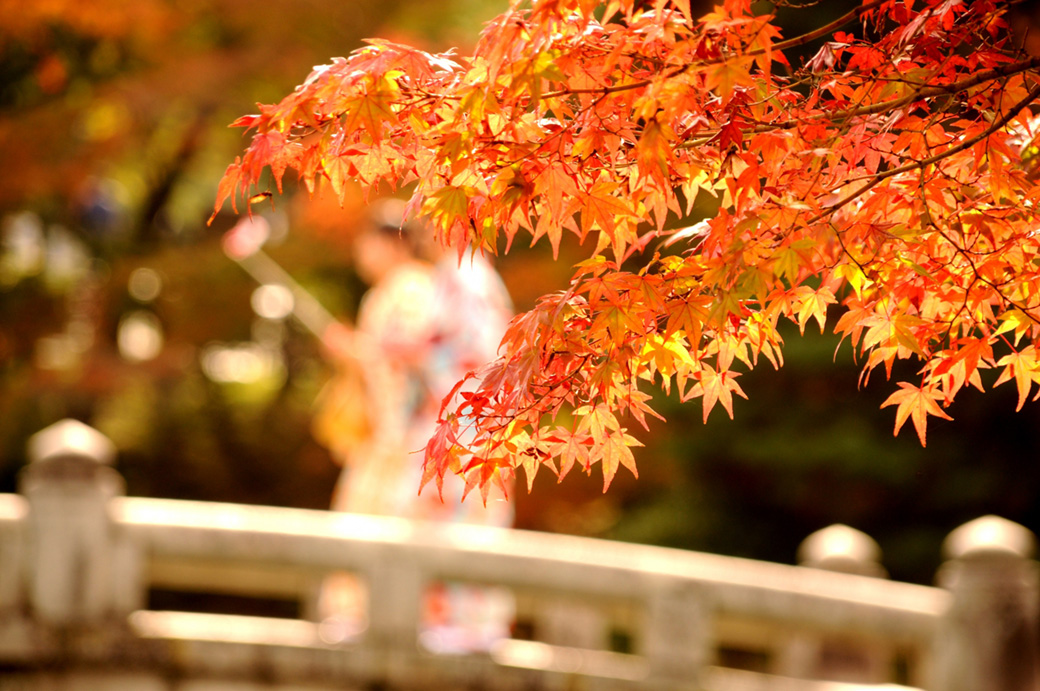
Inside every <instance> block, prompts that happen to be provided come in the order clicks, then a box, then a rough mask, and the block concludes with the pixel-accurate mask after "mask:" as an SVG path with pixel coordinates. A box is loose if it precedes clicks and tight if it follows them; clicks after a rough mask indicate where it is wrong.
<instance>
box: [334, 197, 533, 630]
mask: <svg viewBox="0 0 1040 691" xmlns="http://www.w3.org/2000/svg"><path fill="white" fill-rule="evenodd" d="M403 209H404V205H403V203H401V202H399V201H398V200H383V201H381V202H378V203H377V204H375V205H374V206H373V209H372V223H371V224H370V227H369V228H368V229H367V230H366V231H364V232H363V233H362V235H361V236H359V237H358V239H357V241H356V245H355V264H356V268H357V271H358V274H359V276H360V277H361V278H362V280H364V281H365V282H366V283H367V284H368V285H369V286H370V287H369V289H368V291H367V292H366V293H365V295H364V297H363V298H362V301H361V305H360V307H359V310H358V316H357V326H356V328H355V329H353V330H351V329H349V328H347V327H345V326H337V327H334V328H333V329H331V330H330V331H329V332H328V335H327V337H326V338H325V339H323V340H324V341H325V345H326V350H327V352H328V353H329V356H330V359H332V360H333V362H334V363H336V367H337V372H338V373H337V375H336V377H335V378H334V379H333V380H332V382H330V384H329V385H328V387H327V389H326V391H325V392H324V393H323V397H322V401H321V405H320V407H319V413H318V415H317V416H316V419H315V432H316V436H318V438H319V440H320V441H322V442H323V443H325V444H326V445H327V446H328V447H329V448H330V450H331V451H332V452H333V454H334V457H335V458H336V459H337V461H338V462H340V463H341V464H342V465H343V471H342V473H341V475H340V479H339V481H338V482H337V485H336V488H335V491H334V494H333V498H332V502H331V508H332V509H333V510H337V511H349V512H355V513H369V514H380V515H389V516H401V517H405V518H411V519H420V520H434V521H452V522H466V523H475V524H480V525H491V526H499V527H508V526H510V525H512V520H513V509H512V504H511V502H510V501H509V500H508V498H507V497H504V496H501V494H499V495H497V496H496V495H492V496H489V498H488V502H487V504H486V505H485V504H484V503H483V501H482V499H481V497H480V495H479V493H473V495H472V496H468V497H466V498H465V500H463V493H464V482H463V481H462V479H461V478H457V477H452V478H449V479H446V482H445V483H444V487H443V494H442V495H439V494H438V492H437V489H436V488H435V487H426V488H425V489H424V491H423V492H422V493H419V486H420V482H421V478H422V465H423V453H422V451H423V449H424V448H425V446H426V442H427V441H428V439H429V438H430V437H431V436H432V434H433V432H434V430H435V426H436V421H437V417H438V413H439V410H440V406H441V402H442V400H443V398H444V397H445V396H446V395H447V394H448V393H449V392H450V391H451V389H452V388H453V387H454V386H455V384H456V383H457V382H458V381H459V380H461V379H462V378H463V377H464V376H465V374H466V373H467V372H468V371H470V370H472V369H475V368H477V367H479V366H481V365H482V364H484V363H486V362H489V361H491V360H493V359H494V358H495V356H496V353H497V349H498V345H499V341H500V339H501V337H502V334H503V333H504V332H505V328H506V325H507V323H508V321H509V319H510V318H511V316H512V305H511V301H510V299H509V295H508V293H507V291H506V289H505V287H504V285H503V284H502V281H501V279H500V278H499V276H498V274H497V273H496V272H495V270H494V269H493V268H492V267H491V265H490V263H489V262H488V261H487V259H485V258H484V257H483V256H480V255H479V254H477V253H472V252H470V253H466V254H465V255H464V256H463V258H462V259H461V261H460V260H459V258H458V255H457V254H456V253H454V252H450V251H447V252H446V251H443V250H441V249H440V248H439V246H435V243H434V242H432V231H430V230H429V229H428V228H424V227H421V226H418V225H417V224H406V223H403ZM360 401H363V403H359V402H360ZM362 417H363V418H364V419H362ZM362 590H363V589H362V587H361V586H360V584H359V583H358V582H357V580H356V579H355V578H353V577H350V576H347V575H343V574H337V575H335V576H334V577H331V578H330V580H329V581H328V582H327V583H326V584H325V587H324V588H323V593H322V601H321V603H320V604H319V610H322V611H321V614H322V615H323V616H326V619H327V620H329V618H331V619H332V620H336V619H337V618H339V619H341V620H343V621H342V623H343V624H344V625H345V626H348V627H350V626H351V625H352V623H356V622H357V621H359V613H360V612H361V611H363V604H364V595H363V592H362ZM424 607H425V611H424V613H423V618H422V621H423V628H424V631H423V633H422V636H423V640H424V642H425V643H426V645H427V646H428V647H431V648H434V649H439V650H441V651H465V650H474V649H486V648H487V647H488V645H490V644H491V643H492V642H493V641H494V640H496V639H498V638H501V637H504V636H506V635H507V634H508V625H509V621H510V620H511V617H512V612H511V607H512V603H511V598H510V597H509V596H508V594H506V593H504V592H502V591H500V590H499V589H492V588H486V587H475V586H465V585H462V584H444V583H441V584H435V585H433V586H431V590H430V592H429V593H428V594H427V597H426V599H425V604H424Z"/></svg>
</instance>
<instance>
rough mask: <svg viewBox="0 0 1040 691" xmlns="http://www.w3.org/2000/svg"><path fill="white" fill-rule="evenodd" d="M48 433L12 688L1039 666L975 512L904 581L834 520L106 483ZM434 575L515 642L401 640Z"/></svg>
mask: <svg viewBox="0 0 1040 691" xmlns="http://www.w3.org/2000/svg"><path fill="white" fill-rule="evenodd" d="M59 425H64V427H61V426H57V427H55V428H53V429H49V430H45V432H46V433H47V434H49V435H50V436H51V437H53V438H52V439H50V440H45V441H40V438H43V435H44V433H41V435H40V436H39V438H38V439H37V440H36V441H37V446H38V447H39V448H38V449H36V451H35V452H34V460H33V461H32V462H31V463H30V465H29V466H28V467H27V468H26V470H25V471H24V474H23V477H22V482H21V488H20V494H18V495H0V670H4V669H6V670H8V671H9V672H11V674H16V675H18V678H19V679H20V680H22V681H23V682H24V684H25V686H24V687H25V688H49V687H45V686H40V685H38V686H32V683H34V680H40V679H44V678H47V679H53V675H54V674H75V675H89V674H94V675H95V678H94V682H95V683H94V684H93V686H92V688H98V689H102V688H111V689H116V688H133V686H125V683H131V682H133V683H139V681H140V678H141V675H145V676H146V677H147V676H148V675H155V678H161V679H169V678H177V679H212V680H221V679H224V680H240V681H252V682H257V683H261V682H262V683H264V684H267V685H268V687H269V686H271V685H272V684H284V685H286V686H287V687H288V686H290V685H293V684H304V683H306V684H311V685H317V686H316V687H317V688H325V687H328V688H344V687H346V688H373V689H375V688H401V689H441V688H491V689H498V688H502V689H511V688H517V689H521V688H522V689H528V688H546V689H555V688H559V689H564V688H590V689H637V688H638V689H700V688H709V689H711V688H714V689H718V690H719V691H722V690H723V689H733V690H737V689H749V690H750V689H758V688H762V689H766V688H770V689H777V688H792V689H793V688H799V689H819V690H820V691H823V689H827V690H828V691H830V690H832V689H839V688H841V689H845V688H852V687H851V686H841V685H840V684H838V682H839V681H844V682H845V683H847V684H853V683H855V684H859V685H864V684H885V683H894V682H898V683H901V684H904V685H913V686H915V687H920V688H928V689H938V690H942V691H960V690H961V689H963V690H965V691H966V690H967V689H973V690H974V689H981V690H983V691H985V689H994V691H995V690H996V689H1001V690H1005V689H1007V690H1011V691H1018V690H1019V689H1021V690H1022V691H1025V689H1035V688H1037V686H1036V685H1037V683H1038V679H1040V676H1038V674H1037V669H1036V665H1037V628H1038V627H1037V624H1038V616H1037V612H1038V603H1037V599H1038V594H1040V586H1038V583H1037V572H1036V568H1035V564H1034V563H1033V562H1032V561H1030V560H1029V557H1030V555H1031V550H1032V548H1033V545H1032V540H1033V538H1032V535H1031V534H1030V533H1029V532H1028V531H1026V530H1025V529H1023V528H1021V527H1020V526H1016V525H1015V524H1011V523H1009V522H1007V521H1003V520H1002V519H997V518H995V517H986V518H983V519H979V520H977V521H974V522H972V523H969V524H967V525H966V526H962V528H960V529H958V530H957V531H955V532H954V533H952V534H951V536H950V538H949V539H948V541H947V545H946V549H947V552H948V554H949V557H950V561H948V562H947V563H946V564H945V565H944V566H943V569H942V571H941V572H940V577H939V580H940V584H941V585H942V586H944V587H925V586H917V585H911V584H905V583H896V582H891V581H888V580H886V579H884V578H879V577H876V576H868V575H861V574H862V573H864V572H871V570H872V569H874V570H876V564H874V563H873V562H872V555H870V554H869V552H870V550H869V548H870V545H871V541H870V540H869V538H867V537H866V536H864V535H862V534H859V533H856V531H852V530H851V529H849V528H844V527H832V528H831V529H826V530H825V531H821V533H819V534H817V535H815V536H813V538H810V540H808V541H807V542H806V548H807V555H806V561H808V562H810V563H815V564H817V566H818V567H820V568H813V567H807V566H787V565H781V564H772V563H766V562H756V561H751V560H745V559H737V558H732V557H723V556H717V555H710V554H700V553H692V552H686V551H681V550H673V549H665V548H657V547H649V546H643V545H634V544H622V543H614V542H609V541H603V540H592V539H586V538H577V537H570V536H563V535H546V534H538V533H531V532H524V531H514V530H502V529H494V528H487V527H481V526H468V525H457V524H453V525H448V524H434V523H417V522H411V521H406V520H403V519H397V518H390V517H378V516H363V515H352V514H337V513H330V512H325V511H307V510H298V509H285V508H271V507H255V506H240V505H229V504H211V503H203V502H188V501H174V500H158V499H143V498H134V497H124V496H121V494H122V492H121V479H120V478H119V476H118V474H116V473H115V471H114V470H113V469H112V468H111V467H110V465H109V462H110V461H111V458H112V457H113V452H112V450H111V449H110V448H109V447H107V446H106V445H105V443H104V442H105V440H103V438H99V437H97V436H94V435H96V432H94V431H93V430H90V429H89V428H86V427H84V426H79V425H78V424H74V423H71V422H69V423H59ZM58 437H63V438H62V439H57V438H58ZM77 444H78V446H77ZM864 550H865V551H864ZM834 569H841V570H842V571H851V572H856V571H858V572H860V573H843V572H839V571H836V570H834ZM341 571H347V572H352V573H354V574H357V575H358V576H359V577H360V578H361V579H362V580H363V581H364V582H365V583H366V586H367V592H368V597H367V613H366V617H365V619H366V620H367V621H366V626H364V627H363V628H362V629H360V630H359V631H358V632H357V633H356V635H349V636H344V635H342V634H341V632H339V631H337V630H334V629H330V628H329V626H328V623H327V622H322V621H319V620H318V616H317V609H316V607H315V602H316V597H317V594H318V592H319V590H320V588H321V584H322V582H323V580H324V579H325V578H326V577H327V576H328V575H329V574H330V573H334V572H341ZM437 582H464V583H473V584H481V585H494V586H501V587H504V588H507V589H508V590H509V591H510V592H512V593H513V597H514V600H515V603H516V610H517V612H516V618H517V621H518V622H522V623H523V624H524V626H523V627H517V629H518V630H519V629H521V628H522V629H523V630H524V631H525V632H526V638H528V639H529V640H519V639H515V638H506V639H503V640H500V641H497V642H495V643H494V644H492V645H491V646H490V647H489V648H488V649H487V650H481V651H479V652H478V651H471V652H468V653H466V654H461V653H460V654H448V655H446V654H436V653H435V652H434V651H432V650H430V649H429V646H425V645H424V644H423V638H422V634H423V630H424V621H423V617H422V610H423V607H422V599H423V594H424V592H425V590H426V589H427V588H428V587H429V586H430V584H433V583H437ZM156 590H165V591H181V592H200V593H223V594H228V595H235V596H246V597H254V598H270V599H274V600H280V601H290V602H294V603H298V609H299V612H300V617H299V618H296V619H275V618H268V617H246V616H232V615H216V614H205V613H198V612H194V613H193V612H173V611H153V610H149V609H148V608H147V605H148V595H149V592H153V591H156ZM740 668H742V669H740ZM56 670H57V671H56ZM0 674H3V672H2V671H0ZM48 675H50V676H48ZM97 675H102V676H97ZM106 675H107V676H106ZM128 675H129V676H128ZM134 675H137V676H134ZM12 678H13V677H12ZM127 679H130V682H127ZM135 679H136V680H137V682H134V681H133V680H135ZM106 680H107V681H106ZM825 680H830V681H825ZM102 682H104V683H108V684H109V687H105V686H104V683H102ZM41 683H42V682H41ZM119 684H124V686H120V685H119ZM785 684H787V685H786V686H785ZM322 685H324V686H322ZM308 688H309V687H308ZM855 688H862V686H855Z"/></svg>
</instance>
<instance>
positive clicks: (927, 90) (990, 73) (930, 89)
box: [767, 56, 1040, 129]
mask: <svg viewBox="0 0 1040 691" xmlns="http://www.w3.org/2000/svg"><path fill="white" fill-rule="evenodd" d="M1037 67H1040V56H1035V57H1032V58H1029V59H1027V60H1022V61H1020V62H1014V63H1009V64H1007V65H1002V66H1001V67H993V68H990V69H988V70H983V71H981V72H977V73H975V74H973V75H972V76H970V77H966V78H965V79H962V80H961V81H959V82H953V83H952V84H939V85H936V86H926V87H923V88H921V89H919V90H917V91H915V92H914V93H912V94H908V95H906V96H903V97H902V98H897V99H893V100H891V101H882V102H881V103H874V104H872V105H869V106H860V107H858V108H853V109H850V110H846V111H839V112H837V113H817V114H816V115H812V116H810V117H809V118H807V119H809V120H822V119H824V118H828V119H830V118H833V119H835V120H838V119H845V118H851V117H858V116H860V115H875V114H877V113H884V112H886V111H890V110H895V109H896V108H900V107H902V106H905V105H907V104H909V103H913V102H914V101H916V100H919V99H922V98H930V97H932V96H942V95H944V94H947V95H948V94H956V93H959V92H961V91H966V90H968V89H970V88H971V87H973V86H978V85H979V84H983V83H985V82H990V81H994V80H996V79H1000V78H1002V77H1010V76H1012V75H1015V74H1020V73H1022V72H1028V71H1029V70H1032V69H1036V68H1037ZM801 123H802V121H798V122H785V123H782V124H779V125H773V126H771V127H770V128H767V129H792V128H795V127H798V126H799V125H800V124H801Z"/></svg>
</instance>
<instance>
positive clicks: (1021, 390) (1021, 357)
mask: <svg viewBox="0 0 1040 691" xmlns="http://www.w3.org/2000/svg"><path fill="white" fill-rule="evenodd" d="M997 367H1003V368H1004V371H1002V372H1001V373H1000V376H999V377H998V378H997V381H996V382H994V383H993V385H994V386H998V385H1000V384H1003V383H1004V382H1006V381H1009V380H1011V379H1014V380H1015V386H1017V387H1018V406H1017V407H1016V408H1015V410H1016V411H1018V410H1022V406H1023V405H1024V404H1025V402H1026V398H1028V397H1029V390H1030V388H1032V386H1033V384H1034V383H1038V384H1040V362H1037V356H1036V348H1035V347H1034V346H1031V345H1030V346H1027V347H1025V348H1023V349H1022V350H1021V351H1018V352H1015V353H1010V354H1008V355H1005V356H1004V357H1002V358H1000V359H999V360H997Z"/></svg>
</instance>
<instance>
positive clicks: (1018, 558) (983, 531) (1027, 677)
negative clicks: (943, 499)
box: [936, 516, 1040, 691]
mask: <svg viewBox="0 0 1040 691" xmlns="http://www.w3.org/2000/svg"><path fill="white" fill-rule="evenodd" d="M1035 548H1036V540H1035V537H1034V536H1033V534H1032V533H1031V532H1030V531H1029V530H1027V529H1026V528H1024V527H1022V526H1021V525H1018V524H1017V523H1012V522H1011V521H1008V520H1005V519H1003V518H998V517H997V516H984V517H982V518H978V519H976V520H974V521H971V522H969V523H965V524H964V525H962V526H961V527H960V528H957V529H956V530H954V531H953V532H952V533H950V535H949V536H948V537H947V538H946V541H945V543H944V544H943V552H944V556H945V557H946V559H947V561H946V563H944V564H943V566H942V567H941V569H940V570H939V573H938V576H937V581H938V584H939V585H940V586H941V587H943V588H946V589H947V590H949V591H950V593H951V594H952V596H953V598H952V604H951V606H950V610H949V612H948V614H947V620H946V621H945V622H944V624H943V627H942V635H941V637H940V639H939V640H938V641H937V647H938V650H937V662H938V669H937V677H938V682H939V683H938V685H937V686H936V689H937V691H1036V690H1037V689H1040V669H1038V666H1040V661H1038V652H1040V648H1038V643H1040V642H1038V639H1037V637H1038V627H1040V604H1038V603H1040V579H1038V570H1037V564H1036V563H1035V562H1034V561H1032V560H1031V557H1032V556H1033V553H1034V551H1035Z"/></svg>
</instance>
